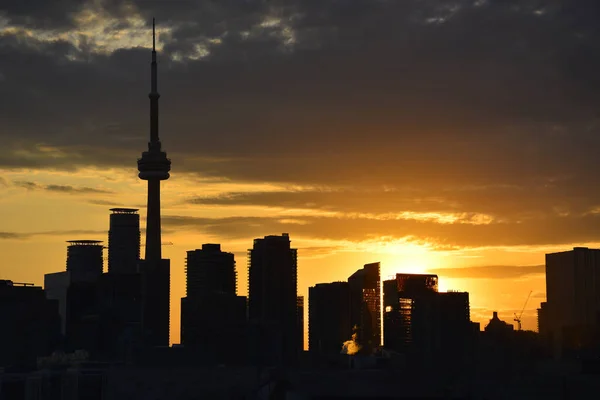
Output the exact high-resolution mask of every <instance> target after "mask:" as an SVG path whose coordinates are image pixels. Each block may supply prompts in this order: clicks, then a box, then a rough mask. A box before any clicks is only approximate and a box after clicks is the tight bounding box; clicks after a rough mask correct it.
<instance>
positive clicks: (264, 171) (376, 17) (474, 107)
mask: <svg viewBox="0 0 600 400" xmlns="http://www.w3.org/2000/svg"><path fill="white" fill-rule="evenodd" d="M46 3H47V2H46ZM46 3H44V4H42V2H40V1H36V2H34V3H32V5H31V6H29V5H28V7H27V8H24V7H23V6H21V5H18V4H17V2H12V3H10V4H9V5H8V6H6V7H4V8H3V14H4V18H5V19H7V20H8V21H9V22H8V25H7V26H8V27H7V28H4V27H3V28H0V31H1V32H2V33H0V52H2V54H4V55H6V57H3V58H2V60H0V73H1V74H2V77H4V78H3V80H2V81H1V82H0V119H2V121H3V127H4V129H3V134H2V135H3V138H2V139H3V147H2V149H0V167H2V168H6V169H15V170H18V169H23V168H28V169H60V170H67V171H77V170H78V169H80V168H88V167H96V168H106V167H117V168H127V169H131V170H135V167H136V166H135V157H136V156H138V155H139V153H140V152H141V151H142V150H144V147H145V146H146V141H147V135H148V132H147V127H148V121H147V117H148V111H149V110H148V99H147V97H146V93H147V92H148V84H149V82H148V73H149V72H148V69H149V65H148V61H149V52H148V49H147V48H148V46H149V45H150V38H149V31H147V32H146V31H145V29H146V28H148V24H149V20H150V17H151V16H152V15H160V16H161V19H159V27H160V29H163V31H161V32H160V37H159V39H160V40H159V42H160V45H161V52H160V54H159V74H160V75H159V90H160V92H161V95H162V97H161V101H160V102H161V106H160V107H161V139H162V140H163V146H164V148H165V149H166V150H167V151H168V153H169V156H170V157H171V158H172V160H173V173H174V175H173V178H174V179H176V175H177V174H195V175H197V176H200V177H204V178H214V179H226V180H230V181H246V182H271V183H278V184H280V185H282V186H285V185H290V186H302V187H325V188H335V189H336V190H332V191H319V190H309V191H305V192H299V193H292V194H289V193H286V191H285V190H282V191H281V193H274V194H270V193H256V194H246V193H233V194H229V195H228V196H229V198H225V197H223V198H217V197H212V198H201V199H194V200H193V201H194V202H196V203H198V204H213V205H235V204H248V205H259V206H269V207H278V206H280V207H294V208H305V209H318V210H333V211H336V212H340V213H342V214H347V213H359V214H360V213H370V214H385V213H398V212H405V211H409V212H413V213H433V212H438V213H448V214H458V215H462V214H465V215H484V216H489V217H491V219H493V220H494V222H495V223H494V224H487V225H485V226H479V225H476V224H461V226H451V224H436V223H432V222H431V221H429V222H419V221H375V220H369V219H367V218H355V219H349V218H343V217H344V216H343V215H342V218H338V219H324V218H322V219H310V218H309V219H307V218H302V219H301V220H302V221H304V222H308V223H306V224H304V225H302V226H296V225H298V224H296V225H294V226H295V228H294V229H297V230H298V231H299V232H301V233H302V234H304V233H306V234H309V233H310V234H313V233H314V232H318V229H323V232H325V233H331V234H333V235H334V237H349V238H352V239H356V240H362V239H365V238H366V237H368V235H376V234H379V235H393V236H395V237H405V236H409V235H412V236H416V237H419V238H426V239H428V238H431V240H435V241H439V242H440V245H448V246H453V245H459V246H462V245H471V246H478V245H490V244H493V243H494V242H496V243H497V244H498V245H513V244H527V243H529V244H538V243H572V242H578V241H590V240H594V239H595V238H597V234H596V233H595V231H594V229H593V226H594V224H597V218H596V216H595V214H594V210H596V209H598V207H599V206H600V189H599V188H598V185H594V184H593V182H595V180H596V177H595V175H594V171H596V170H597V169H598V168H600V160H599V159H598V157H597V156H596V151H595V149H597V148H598V147H599V146H600V139H599V138H600V136H599V135H598V133H599V132H598V130H599V128H600V124H599V123H598V118H597V115H596V114H597V112H596V111H597V109H598V108H599V107H600V98H598V96H597V93H598V92H599V89H600V79H599V78H598V76H597V70H598V69H599V67H600V56H599V54H600V48H599V47H600V40H599V39H600V30H598V29H597V26H596V25H597V24H596V20H597V17H598V16H599V15H600V6H599V5H598V4H596V3H597V2H594V1H591V0H582V2H578V3H577V6H574V5H566V4H563V3H564V2H558V1H548V2H539V1H536V0H523V1H519V2H516V1H506V2H500V1H486V2H473V1H467V0H463V1H461V0H459V1H456V2H453V6H451V7H450V6H448V4H447V2H441V1H436V0H427V1H417V0H407V1H401V2H399V1H398V2H390V1H383V0H382V1H376V0H373V1H366V0H352V1H345V2H339V1H334V0H319V1H313V0H303V1H292V0H283V1H278V2H276V3H275V2H261V1H245V2H241V1H228V0H227V1H220V2H205V1H186V2H175V3H176V4H174V3H173V4H172V2H146V1H132V2H128V3H127V4H125V5H122V3H123V2H113V1H104V2H96V4H99V6H98V7H102V10H100V9H97V10H95V11H94V12H95V13H94V14H93V15H89V21H88V22H89V23H90V24H92V22H93V24H92V25H93V26H92V25H85V24H87V23H88V22H85V21H84V20H82V15H84V14H82V10H84V9H85V7H87V5H83V3H82V2H77V1H71V2H69V1H64V2H63V1H60V2H52V5H48V4H46ZM582 10H585V11H582ZM90 21H91V22H90ZM84 22H85V23H84ZM0 25H1V24H0ZM102 26H104V27H106V28H108V31H109V33H110V34H109V33H102V35H100V34H99V36H97V35H96V34H95V33H96V32H97V31H96V29H99V28H98V27H102ZM86 32H87V35H88V36H86V35H85V33H86ZM90 32H92V33H94V34H91V33H90ZM111 32H112V33H115V35H117V36H118V35H121V36H122V37H121V38H119V39H118V40H117V39H114V40H113V41H112V42H111V43H112V44H113V45H112V47H111V46H108V45H106V43H105V42H107V40H108V39H110V38H112V37H113V36H111V35H112V33H111ZM69 33H70V34H71V35H70V36H69ZM145 34H147V35H148V37H147V43H146V42H145V40H146V39H144V35H145ZM95 38H97V39H95ZM107 38H108V39H107ZM86 41H87V42H86ZM142 46H143V47H145V48H142ZM492 77H493V78H492ZM81 88H85V92H84V93H82V90H81ZM65 110H68V112H67V111H65ZM339 188H342V189H341V190H338V189H339ZM383 188H388V189H392V190H391V191H390V190H387V189H386V190H387V191H386V190H384V189H383ZM73 189H76V188H75V187H73ZM71 193H76V191H71ZM295 218H296V217H295ZM296 219H298V218H296ZM284 222H285V221H284ZM287 222H290V219H288V221H287ZM208 223H209V224H210V225H211V227H210V228H207V229H210V230H213V231H218V232H221V231H222V232H226V231H227V229H229V228H227V227H226V226H225V227H224V225H228V224H229V225H233V224H234V222H227V221H220V222H219V221H208ZM235 223H236V224H237V223H242V224H244V223H246V224H264V225H265V226H267V227H269V228H273V229H277V230H276V231H279V228H281V227H286V229H287V228H289V225H290V224H285V223H282V222H281V221H279V222H277V221H272V220H266V221H263V220H251V221H250V220H249V221H241V222H240V221H237V222H235ZM325 224H331V226H323V225H325ZM439 225H443V226H439ZM462 225H464V226H462ZM238 228H239V227H238ZM240 229H241V230H243V231H244V232H247V233H248V234H254V232H256V230H257V229H256V227H254V226H253V225H249V226H244V227H242V228H240ZM345 229H359V231H358V232H357V233H344V232H343V230H345ZM227 234H230V233H227ZM361 235H362V236H361Z"/></svg>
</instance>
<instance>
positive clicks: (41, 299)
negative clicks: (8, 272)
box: [0, 280, 61, 369]
mask: <svg viewBox="0 0 600 400" xmlns="http://www.w3.org/2000/svg"><path fill="white" fill-rule="evenodd" d="M0 321H2V322H1V324H2V329H0V367H12V366H19V367H20V366H28V367H31V366H35V363H36V359H37V357H41V356H46V355H49V354H50V353H52V351H54V350H56V347H57V346H58V345H59V344H60V336H61V335H60V317H59V315H58V302H57V301H56V300H49V299H47V298H46V296H45V293H44V291H43V290H42V288H41V287H39V286H34V285H33V284H23V283H16V282H13V281H10V280H0ZM0 369H1V368H0Z"/></svg>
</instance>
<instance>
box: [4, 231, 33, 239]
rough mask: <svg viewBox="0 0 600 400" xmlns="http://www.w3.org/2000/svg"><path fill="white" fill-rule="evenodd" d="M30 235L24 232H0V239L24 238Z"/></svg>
mask: <svg viewBox="0 0 600 400" xmlns="http://www.w3.org/2000/svg"><path fill="white" fill-rule="evenodd" d="M29 236H30V235H28V234H26V233H16V232H0V239H17V240H20V239H26V238H28V237H29Z"/></svg>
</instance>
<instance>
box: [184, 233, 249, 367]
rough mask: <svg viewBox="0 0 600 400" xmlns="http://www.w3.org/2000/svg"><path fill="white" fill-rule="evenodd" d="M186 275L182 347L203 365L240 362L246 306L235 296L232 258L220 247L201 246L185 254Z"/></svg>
mask: <svg viewBox="0 0 600 400" xmlns="http://www.w3.org/2000/svg"><path fill="white" fill-rule="evenodd" d="M185 273H186V294H187V297H184V298H182V299H181V344H183V345H184V346H185V347H186V348H191V349H194V350H198V351H199V352H200V353H201V354H202V355H203V357H204V361H205V362H214V363H232V362H238V361H241V359H243V358H244V354H243V353H244V351H243V350H241V349H240V343H242V342H243V341H244V340H245V338H244V334H245V324H246V320H247V317H246V316H247V312H246V309H247V304H246V297H243V296H237V294H236V276H237V274H236V270H235V258H234V255H233V254H232V253H226V252H223V251H221V245H219V244H203V245H202V249H197V250H191V251H188V252H187V261H186V270H185ZM242 347H245V344H244V346H242Z"/></svg>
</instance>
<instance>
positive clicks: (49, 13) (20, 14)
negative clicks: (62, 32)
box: [0, 0, 89, 28]
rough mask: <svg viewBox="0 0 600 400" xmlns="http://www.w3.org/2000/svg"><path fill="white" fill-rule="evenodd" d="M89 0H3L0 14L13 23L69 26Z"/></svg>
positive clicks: (57, 26)
mask: <svg viewBox="0 0 600 400" xmlns="http://www.w3.org/2000/svg"><path fill="white" fill-rule="evenodd" d="M85 3H89V0H53V1H45V0H29V1H20V0H3V1H2V5H0V15H4V16H5V17H6V18H8V19H9V20H10V21H11V22H12V23H13V24H18V25H26V26H31V27H36V28H41V27H44V28H69V27H72V26H73V20H72V17H73V14H74V13H75V12H77V11H78V10H80V9H81V7H82V6H83V5H84V4H85Z"/></svg>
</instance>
